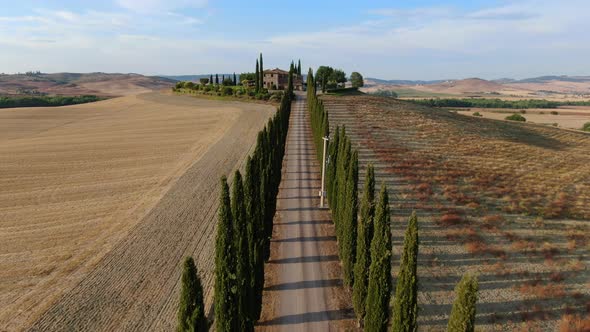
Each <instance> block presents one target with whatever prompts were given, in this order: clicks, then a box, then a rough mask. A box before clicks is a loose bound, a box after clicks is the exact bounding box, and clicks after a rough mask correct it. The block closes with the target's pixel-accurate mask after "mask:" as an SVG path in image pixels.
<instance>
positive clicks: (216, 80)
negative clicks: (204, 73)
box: [215, 74, 219, 84]
mask: <svg viewBox="0 0 590 332" xmlns="http://www.w3.org/2000/svg"><path fill="white" fill-rule="evenodd" d="M215 84H219V74H215Z"/></svg>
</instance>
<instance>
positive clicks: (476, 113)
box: [473, 112, 483, 117]
mask: <svg viewBox="0 0 590 332" xmlns="http://www.w3.org/2000/svg"><path fill="white" fill-rule="evenodd" d="M473 116H477V117H482V116H483V115H481V113H479V112H475V113H473Z"/></svg>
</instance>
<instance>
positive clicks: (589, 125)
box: [582, 122, 590, 131]
mask: <svg viewBox="0 0 590 332" xmlns="http://www.w3.org/2000/svg"><path fill="white" fill-rule="evenodd" d="M582 130H583V131H590V122H586V123H584V126H583V127H582Z"/></svg>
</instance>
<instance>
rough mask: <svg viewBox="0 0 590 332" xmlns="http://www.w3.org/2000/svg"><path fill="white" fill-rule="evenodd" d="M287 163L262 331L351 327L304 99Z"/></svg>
mask: <svg viewBox="0 0 590 332" xmlns="http://www.w3.org/2000/svg"><path fill="white" fill-rule="evenodd" d="M283 162H284V164H283V170H284V171H283V172H284V173H283V179H282V183H281V188H280V192H279V197H278V206H277V215H275V226H274V230H273V239H272V245H271V258H270V261H269V263H268V264H267V266H266V275H267V277H266V283H265V285H266V288H265V292H264V304H263V314H262V318H261V320H260V323H259V326H258V329H259V330H265V331H266V330H272V331H328V330H341V329H342V328H343V327H344V326H345V325H348V326H353V323H352V320H351V319H350V318H351V317H352V309H351V301H350V294H349V292H348V291H347V290H345V289H344V288H343V286H342V279H341V271H340V265H339V260H338V251H337V244H336V237H335V231H334V227H333V224H332V222H331V215H330V212H329V210H328V209H320V208H319V197H318V192H319V190H320V167H319V165H318V162H317V161H316V157H315V148H314V146H313V143H312V138H311V128H310V124H309V115H308V112H307V110H306V109H305V100H304V99H303V98H302V96H300V97H299V100H298V101H297V102H296V103H295V105H294V108H293V112H292V114H291V122H290V127H289V134H288V138H287V147H286V154H285V160H284V161H283Z"/></svg>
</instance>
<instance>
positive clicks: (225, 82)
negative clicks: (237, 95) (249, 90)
mask: <svg viewBox="0 0 590 332" xmlns="http://www.w3.org/2000/svg"><path fill="white" fill-rule="evenodd" d="M221 84H222V85H223V86H233V85H234V81H232V79H231V78H229V77H228V78H224V79H223V82H222V83H221Z"/></svg>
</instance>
